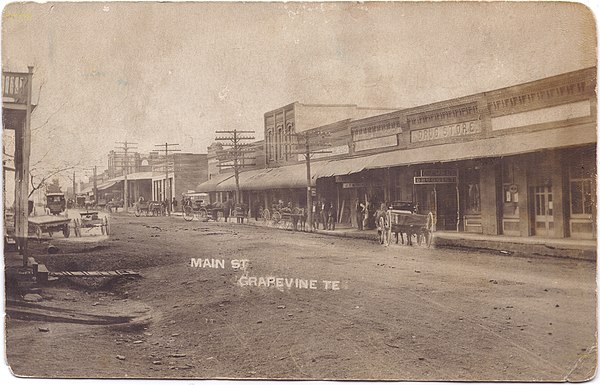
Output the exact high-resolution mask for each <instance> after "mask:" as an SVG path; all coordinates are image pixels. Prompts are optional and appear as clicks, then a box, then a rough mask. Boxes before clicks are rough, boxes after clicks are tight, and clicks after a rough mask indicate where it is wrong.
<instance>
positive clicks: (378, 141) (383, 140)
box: [354, 135, 398, 151]
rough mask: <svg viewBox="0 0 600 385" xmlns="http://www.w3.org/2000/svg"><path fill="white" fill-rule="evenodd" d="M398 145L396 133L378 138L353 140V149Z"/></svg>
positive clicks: (362, 149)
mask: <svg viewBox="0 0 600 385" xmlns="http://www.w3.org/2000/svg"><path fill="white" fill-rule="evenodd" d="M397 145H398V135H388V136H381V137H379V138H374V139H367V140H360V141H357V142H354V151H365V150H372V149H375V148H382V147H391V146H397Z"/></svg>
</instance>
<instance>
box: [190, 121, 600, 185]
mask: <svg viewBox="0 0 600 385" xmlns="http://www.w3.org/2000/svg"><path fill="white" fill-rule="evenodd" d="M596 142H597V139H596V131H595V127H594V126H593V125H591V126H590V127H587V126H585V127H584V126H582V127H578V128H577V135H575V134H574V131H573V127H562V128H557V129H551V130H543V131H536V132H529V133H524V134H517V135H503V136H498V137H495V138H486V139H480V140H474V141H468V142H461V143H450V144H443V145H436V146H429V147H419V148H412V149H402V150H394V151H389V152H384V153H379V154H374V155H367V156H360V157H354V158H347V159H338V160H319V161H313V162H311V177H312V183H313V185H314V183H315V181H316V180H317V179H318V178H324V177H332V176H336V175H349V174H354V173H358V172H361V171H363V170H366V169H377V168H386V167H396V166H408V165H413V164H426V163H436V162H453V161H460V160H466V159H478V158H490V157H500V156H511V155H518V154H524V153H529V152H535V151H541V150H545V149H551V148H561V147H570V146H577V145H584V144H592V143H596ZM239 182H240V189H241V190H246V191H248V190H252V191H259V190H268V189H282V188H306V184H307V183H306V164H305V163H298V164H294V165H289V166H282V167H276V168H265V169H258V170H248V171H241V172H240V174H239ZM198 187H199V189H198V191H234V190H235V179H234V178H233V174H226V175H224V178H222V179H218V178H214V179H212V180H210V181H207V182H204V183H202V184H201V185H200V186H198ZM200 187H202V189H200Z"/></svg>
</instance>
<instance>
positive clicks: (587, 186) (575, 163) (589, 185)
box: [569, 149, 596, 215]
mask: <svg viewBox="0 0 600 385" xmlns="http://www.w3.org/2000/svg"><path fill="white" fill-rule="evenodd" d="M595 160H596V156H595V153H594V152H593V149H592V150H588V151H580V152H578V153H577V155H576V156H575V157H574V158H573V159H572V162H571V165H570V167H569V193H570V198H571V215H591V214H593V210H594V206H595V195H596V191H595V190H596V189H595V170H596V168H595Z"/></svg>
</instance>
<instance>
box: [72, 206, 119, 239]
mask: <svg viewBox="0 0 600 385" xmlns="http://www.w3.org/2000/svg"><path fill="white" fill-rule="evenodd" d="M79 215H80V218H75V219H74V221H73V222H74V224H75V235H76V236H78V237H81V231H82V229H86V230H87V231H88V232H89V231H90V230H91V229H94V228H100V231H101V233H102V235H108V234H109V233H110V225H109V223H108V218H107V217H100V216H99V215H98V212H97V211H82V212H80V213H79Z"/></svg>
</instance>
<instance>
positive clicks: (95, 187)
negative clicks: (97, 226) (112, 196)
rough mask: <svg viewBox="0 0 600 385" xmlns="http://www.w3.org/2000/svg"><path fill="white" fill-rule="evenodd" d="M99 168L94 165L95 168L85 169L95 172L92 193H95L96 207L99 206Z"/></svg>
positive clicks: (85, 169)
mask: <svg viewBox="0 0 600 385" xmlns="http://www.w3.org/2000/svg"><path fill="white" fill-rule="evenodd" d="M97 168H98V166H96V165H94V168H84V169H83V171H93V172H94V176H93V178H94V179H93V180H92V183H93V185H92V186H93V187H92V192H93V193H94V206H96V205H97V204H98V182H97V180H98V178H97ZM88 175H89V174H88ZM73 179H75V178H73ZM88 183H89V182H88Z"/></svg>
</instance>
